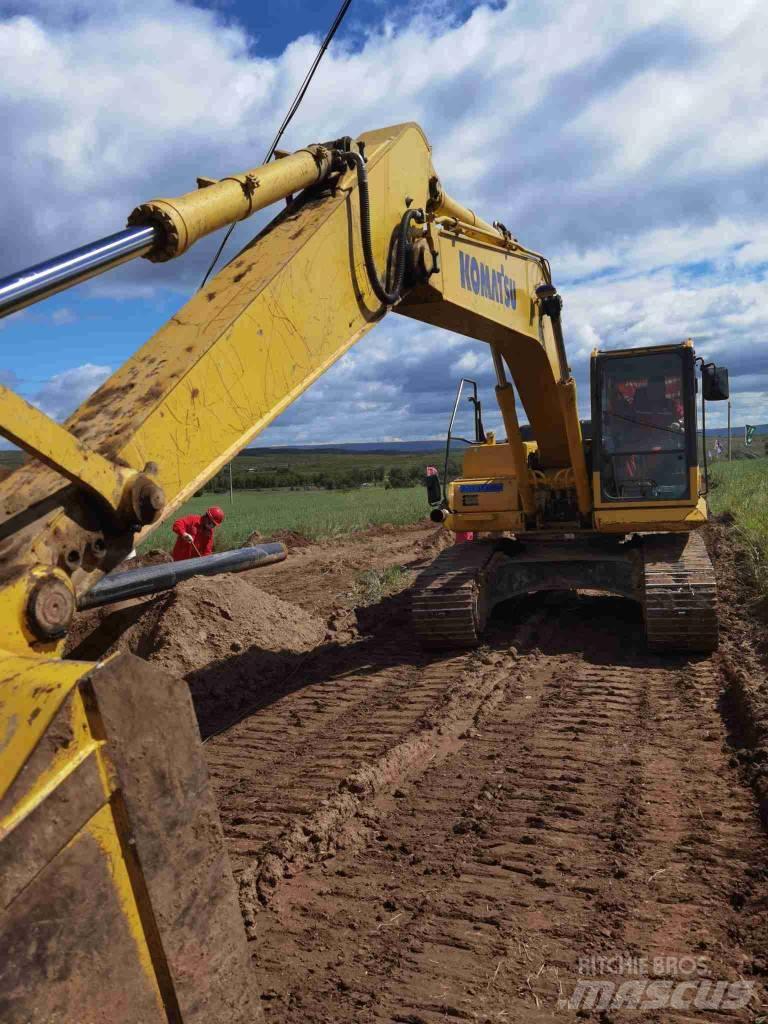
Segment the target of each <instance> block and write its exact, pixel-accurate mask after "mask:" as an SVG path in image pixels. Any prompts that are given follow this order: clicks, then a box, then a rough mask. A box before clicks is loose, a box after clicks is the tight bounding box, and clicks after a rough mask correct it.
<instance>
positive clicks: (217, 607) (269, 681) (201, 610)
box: [67, 573, 326, 734]
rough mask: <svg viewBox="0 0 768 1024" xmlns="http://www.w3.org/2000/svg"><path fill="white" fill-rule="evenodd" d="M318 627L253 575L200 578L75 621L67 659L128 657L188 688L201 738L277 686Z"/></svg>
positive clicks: (315, 638)
mask: <svg viewBox="0 0 768 1024" xmlns="http://www.w3.org/2000/svg"><path fill="white" fill-rule="evenodd" d="M325 634H326V626H325V622H324V620H322V619H320V618H317V617H315V616H313V615H312V614H311V613H310V612H308V611H305V610H304V609H302V608H299V607H297V606H295V605H292V604H289V603H288V602H287V601H284V600H282V599H281V598H279V597H277V596H275V595H273V594H269V593H267V592H266V591H265V590H262V589H261V587H260V586H259V585H258V582H257V574H251V573H239V574H238V575H236V576H223V577H218V578H216V579H212V578H208V577H202V578H200V577H199V578H196V579H192V580H187V581H186V582H185V583H180V584H179V585H178V586H177V587H176V588H175V590H171V591H169V592H167V593H164V594H158V595H156V596H154V597H150V598H145V599H142V600H137V601H126V602H123V603H122V604H120V605H113V606H111V607H107V608H99V609H95V610H94V611H92V612H86V613H85V614H84V615H81V616H79V617H78V620H77V621H76V623H75V626H74V628H73V630H72V632H71V636H70V643H69V647H68V652H67V653H68V655H69V657H72V658H82V659H86V660H97V659H99V658H103V657H104V656H105V655H107V654H110V653H112V652H114V651H130V652H131V653H133V654H137V655H139V656H140V657H142V658H146V659H147V660H148V661H154V662H156V663H158V664H159V665H160V666H162V667H163V668H164V669H167V670H168V672H169V673H172V674H173V675H176V676H182V677H183V678H185V679H187V681H188V682H189V684H190V691H191V693H192V698H193V700H194V701H195V705H196V710H197V714H198V720H199V722H200V728H201V731H202V732H203V734H207V733H209V732H210V731H212V730H214V729H216V728H217V727H219V725H220V724H221V723H222V722H228V721H230V720H231V719H232V718H233V716H235V715H236V713H237V711H238V709H241V708H243V709H244V708H246V707H250V706H251V705H252V704H253V703H254V701H256V702H257V703H258V702H261V701H269V700H272V699H274V697H275V693H274V689H275V685H276V684H279V682H280V680H282V679H283V678H285V676H286V675H288V674H290V672H291V671H292V669H293V667H294V665H296V664H297V663H299V662H300V661H301V660H303V658H304V657H305V656H306V653H307V652H308V651H310V650H312V649H313V648H315V647H316V646H317V645H318V644H320V643H322V641H323V639H324V637H325Z"/></svg>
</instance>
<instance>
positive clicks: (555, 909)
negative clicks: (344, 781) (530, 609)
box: [250, 597, 767, 1024]
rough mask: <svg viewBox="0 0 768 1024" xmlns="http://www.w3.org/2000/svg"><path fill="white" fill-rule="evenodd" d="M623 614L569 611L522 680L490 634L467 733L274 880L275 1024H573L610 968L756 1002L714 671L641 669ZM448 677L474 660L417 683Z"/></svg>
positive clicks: (545, 629)
mask: <svg viewBox="0 0 768 1024" xmlns="http://www.w3.org/2000/svg"><path fill="white" fill-rule="evenodd" d="M622 614H623V611H622V607H621V606H619V605H618V604H617V602H613V601H608V600H604V599H603V600H591V601H589V600H586V599H583V598H582V599H577V598H575V597H571V598H566V599H564V600H563V601H562V602H561V605H560V607H559V609H558V610H557V611H554V610H550V611H549V612H548V613H546V612H545V613H544V617H543V620H542V622H541V624H540V626H539V629H538V636H537V637H536V643H537V644H538V647H537V648H534V649H529V650H528V651H527V652H526V653H524V655H523V656H522V657H521V658H520V659H519V660H517V661H515V660H513V659H512V658H511V657H508V656H507V655H506V654H505V647H506V646H507V645H508V638H507V639H505V638H504V630H501V629H497V630H496V638H495V640H494V639H493V638H492V641H491V643H490V645H489V647H488V649H487V650H486V652H485V653H481V654H480V655H479V656H477V655H475V656H473V657H474V659H475V660H474V662H472V667H473V668H474V670H475V671H477V672H478V673H479V676H480V678H482V676H483V666H485V669H484V670H485V673H486V674H491V671H490V670H491V668H492V669H493V670H494V671H496V672H497V685H496V688H495V689H494V690H492V691H491V692H492V693H493V694H494V698H493V699H492V700H488V701H487V702H486V703H484V702H483V699H480V700H478V701H477V703H476V710H475V714H474V716H473V718H472V724H471V725H470V726H469V727H467V728H464V729H463V731H461V732H460V733H458V734H456V733H454V734H453V735H452V737H451V742H450V743H447V744H443V746H442V747H441V748H440V756H438V757H434V758H433V759H432V760H431V761H427V759H426V756H425V755H424V753H423V752H420V753H421V757H422V761H421V763H420V764H418V763H417V762H414V763H411V765H410V766H409V769H408V770H404V771H403V773H402V777H401V779H400V784H399V786H397V788H395V787H394V782H395V781H397V779H396V776H397V772H396V771H395V777H394V778H390V779H389V784H388V789H387V791H386V792H385V793H384V795H383V797H382V796H381V795H379V796H378V797H377V796H376V793H375V792H373V793H372V794H370V795H371V796H372V799H371V800H370V802H369V805H367V806H366V807H364V808H361V807H360V806H358V808H357V811H355V813H356V814H358V815H359V814H360V813H361V811H364V812H365V815H366V817H365V820H364V828H363V830H362V831H361V833H360V834H359V835H358V836H357V837H356V841H355V842H352V843H351V844H349V845H347V844H346V843H344V842H341V843H339V844H338V845H337V846H336V847H335V848H333V847H328V848H327V849H325V850H324V851H323V854H322V856H321V857H320V858H319V859H320V864H319V865H318V864H317V863H316V862H315V863H314V865H313V863H312V861H311V859H310V860H308V861H307V862H306V863H305V864H304V865H303V866H304V867H305V870H297V871H296V872H295V875H294V877H290V876H291V874H293V872H291V871H288V872H287V873H286V874H284V875H283V877H282V878H281V884H280V885H279V886H278V887H276V888H275V889H274V890H273V893H272V899H271V902H269V905H268V906H267V907H266V908H260V907H258V906H253V905H252V906H251V908H250V909H251V913H252V921H251V934H252V936H256V937H258V940H259V941H258V943H255V944H254V948H255V962H256V966H257V970H258V972H259V978H260V982H261V984H262V987H263V989H264V990H265V1000H264V1006H265V1011H266V1013H267V1015H268V1016H272V1015H274V1019H278V1018H279V1019H281V1020H286V1021H297V1022H298V1021H305V1020H309V1019H311V1020H313V1021H334V1022H336V1021H365V1020H371V1021H379V1020H382V1021H385V1020H386V1021H401V1022H410V1024H432V1022H437V1021H445V1020H447V1019H464V1020H473V1021H474V1020H488V1021H491V1020H493V1021H496V1020H500V1021H512V1022H516V1021H520V1022H522V1021H536V1020H545V1019H547V1020H551V1019H552V1018H553V1016H554V1017H556V1018H557V1017H562V1019H573V1016H574V1012H575V1008H571V1009H567V1008H566V1009H558V999H562V998H565V999H568V997H570V996H571V993H572V992H573V990H574V985H575V984H576V982H577V981H578V980H579V978H580V974H579V965H580V958H581V961H582V966H583V964H584V963H588V962H589V961H590V958H592V959H593V960H598V961H599V960H600V959H601V958H602V959H603V960H609V961H610V959H611V958H613V957H615V956H616V955H617V954H619V955H621V954H624V955H630V956H633V957H635V958H637V959H639V958H643V959H644V960H645V961H647V962H648V963H652V962H653V961H654V959H655V958H670V957H676V958H680V957H685V958H688V959H687V960H686V961H685V963H686V964H689V963H691V962H692V960H691V958H698V960H697V963H698V964H699V965H701V967H702V969H703V970H705V971H706V972H708V973H709V975H711V977H712V978H713V979H717V980H720V979H722V980H728V981H734V980H738V978H739V977H740V976H742V977H745V978H751V979H752V980H755V981H759V978H757V977H755V976H753V975H752V974H750V972H751V971H752V970H753V969H754V968H755V963H756V962H757V959H758V958H757V957H756V950H755V949H753V948H752V945H751V942H752V939H751V936H752V931H753V924H754V920H753V918H754V917H755V916H756V915H757V914H758V913H759V910H760V901H761V900H764V898H765V880H764V879H762V880H761V879H760V877H759V872H758V873H757V874H756V872H755V865H760V864H762V865H764V864H765V861H766V852H767V850H766V842H765V837H764V835H763V833H762V832H761V830H760V829H759V827H758V823H757V819H756V815H755V810H754V806H753V804H752V802H751V800H750V798H749V795H748V793H747V792H746V791H745V790H744V789H743V788H742V787H741V786H740V784H739V781H738V778H737V776H736V774H735V772H734V771H733V770H731V769H729V768H728V764H727V755H726V754H725V753H724V752H723V749H722V743H723V739H724V734H723V729H722V725H721V722H720V719H719V716H718V714H717V711H716V698H717V690H718V680H717V676H716V672H715V670H714V668H713V665H712V662H711V661H699V662H687V661H684V660H674V659H660V658H655V657H651V656H648V655H646V654H645V653H644V652H643V651H642V649H641V642H640V636H639V633H640V631H639V629H638V628H637V624H636V623H633V622H632V621H631V620H630V621H629V622H627V623H622V622H621V615H622ZM617 626H618V631H617ZM529 648H530V644H529ZM470 657H472V656H464V658H465V659H469V658H470ZM483 659H485V660H483ZM488 662H490V665H488V664H487V663H488ZM512 666H514V669H513V668H512ZM457 671H464V672H468V671H470V664H469V661H468V660H467V661H465V660H463V659H462V658H458V659H449V660H447V661H445V662H442V663H435V664H433V665H431V666H430V667H429V671H427V672H425V670H424V669H423V668H422V669H420V670H415V674H416V675H417V676H419V677H424V679H425V680H430V681H431V680H432V679H433V678H434V680H435V682H436V685H437V686H438V687H439V685H440V683H439V681H440V678H442V685H443V686H445V685H446V680H447V679H448V678H450V676H451V674H452V673H456V672H457ZM441 674H442V675H441ZM426 685H427V686H428V687H429V685H430V682H426ZM475 692H477V690H475ZM430 693H431V691H430ZM431 695H432V693H431ZM376 721H377V720H376V718H375V714H374V715H372V716H371V717H370V726H371V730H372V731H373V730H374V729H375V728H376ZM413 721H415V719H412V722H413ZM350 734H351V735H354V733H353V732H352V733H350ZM435 738H436V737H435ZM435 738H433V742H434V739H435ZM359 750H360V756H362V757H365V756H366V754H365V752H364V751H363V749H362V748H359ZM355 756H357V755H355ZM340 770H341V769H340ZM348 820H352V819H351V818H350V819H348ZM345 847H346V848H345ZM331 854H334V856H332V857H331V856H330V855H331ZM326 857H328V858H329V859H325V858H326ZM301 866H302V865H299V867H301ZM598 966H599V965H598ZM664 970H665V971H666V973H664V971H663V972H662V975H661V976H662V977H667V978H670V979H671V980H672V981H673V982H674V981H675V980H681V979H680V978H679V977H678V976H676V974H675V970H676V968H675V967H674V966H672V967H670V968H669V970H666V968H665V969H664ZM588 976H595V977H597V976H601V975H600V972H599V970H592V974H591V975H589V974H588ZM613 980H616V979H615V978H614V979H613ZM619 980H626V978H621V979H619ZM682 980H687V977H685V978H683V979H682ZM759 987H760V986H759V985H758V988H759ZM740 1014H743V1015H741V1016H740ZM595 1017H596V1018H597V1013H595ZM631 1018H632V1019H636V1020H663V1021H665V1022H666V1021H670V1022H683V1021H690V1020H693V1019H700V1011H699V1010H696V1009H691V1010H685V1009H674V1008H669V1007H668V1008H666V1009H663V1010H662V1011H660V1015H659V1014H658V1013H656V1012H654V1011H648V1012H643V1011H639V1010H636V1011H633V1012H632V1014H631ZM603 1019H605V1020H608V1019H612V1018H609V1017H605V1016H604V1018H603ZM707 1019H708V1020H712V1021H720V1020H722V1021H725V1020H730V1021H733V1020H745V1021H746V1020H753V1019H754V1013H751V1014H749V1013H748V1012H747V1011H731V1012H723V1013H717V1012H711V1011H710V1012H707Z"/></svg>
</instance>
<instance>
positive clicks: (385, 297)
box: [344, 153, 424, 306]
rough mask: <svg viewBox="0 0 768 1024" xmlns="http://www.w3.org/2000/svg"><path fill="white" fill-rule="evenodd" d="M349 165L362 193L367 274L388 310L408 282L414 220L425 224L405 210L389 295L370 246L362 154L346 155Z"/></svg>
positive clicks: (421, 216)
mask: <svg viewBox="0 0 768 1024" xmlns="http://www.w3.org/2000/svg"><path fill="white" fill-rule="evenodd" d="M344 155H345V157H346V158H347V161H348V162H349V164H350V165H352V164H354V165H355V167H356V169H357V187H358V192H359V193H360V235H361V240H362V243H363V259H364V260H365V270H366V273H367V274H368V280H369V281H370V282H371V288H373V291H374V293H375V295H376V298H377V299H378V300H379V302H381V303H383V304H384V305H385V306H394V304H395V303H396V302H397V301H398V299H399V298H400V296H401V294H402V291H403V280H404V278H405V256H406V251H407V245H408V228H409V226H410V223H411V221H412V220H415V221H416V222H417V224H423V223H424V211H423V210H406V211H405V213H404V214H403V216H402V219H401V221H400V227H399V228H398V232H397V252H396V256H395V272H394V279H393V282H392V283H393V290H392V291H391V292H388V291H387V289H386V288H385V286H384V285H383V284H382V283H381V279H380V278H379V274H378V271H377V270H376V262H375V260H374V258H373V245H372V243H371V197H370V194H369V191H368V171H367V169H366V166H365V160H364V159H363V157H362V156H361V155H360V154H359V153H345V154H344Z"/></svg>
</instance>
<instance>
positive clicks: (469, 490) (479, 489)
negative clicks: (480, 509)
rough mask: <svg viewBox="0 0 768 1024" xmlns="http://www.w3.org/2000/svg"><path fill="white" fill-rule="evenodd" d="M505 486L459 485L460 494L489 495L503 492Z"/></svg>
mask: <svg viewBox="0 0 768 1024" xmlns="http://www.w3.org/2000/svg"><path fill="white" fill-rule="evenodd" d="M503 490H504V484H459V493H460V494H478V493H480V494H488V493H489V492H492V491H503Z"/></svg>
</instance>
